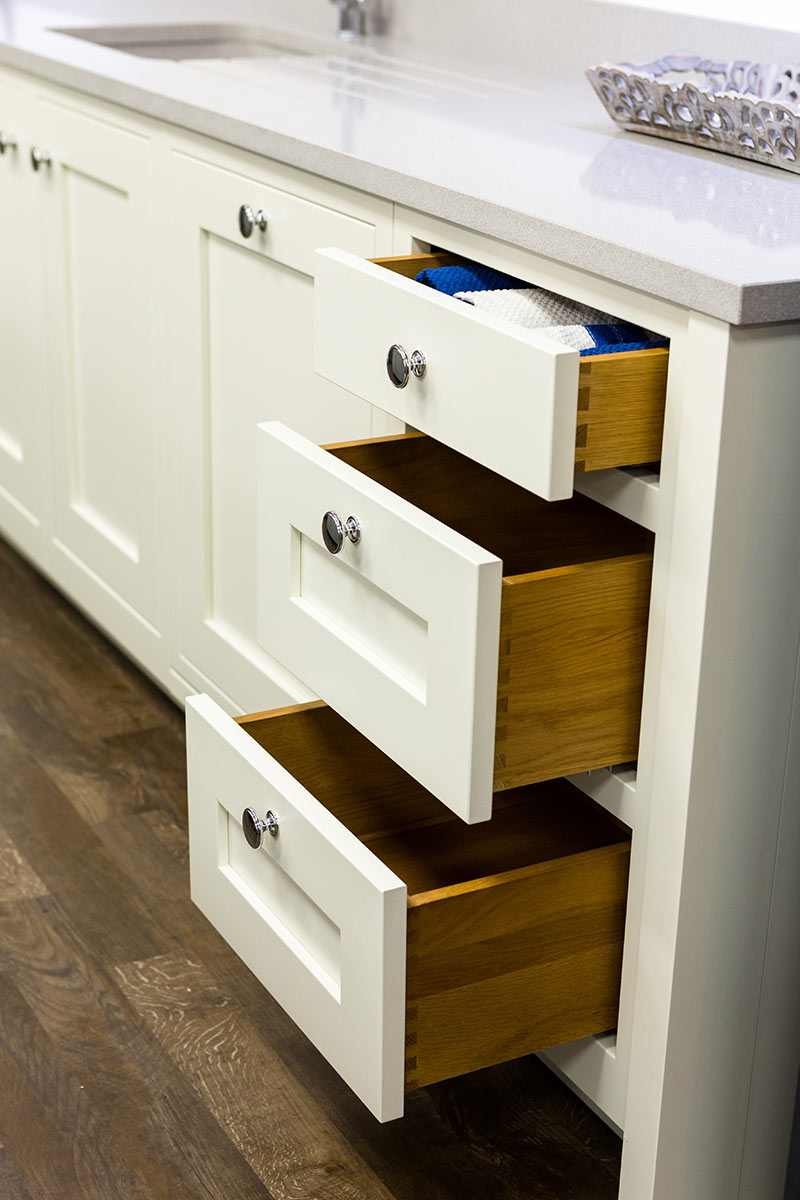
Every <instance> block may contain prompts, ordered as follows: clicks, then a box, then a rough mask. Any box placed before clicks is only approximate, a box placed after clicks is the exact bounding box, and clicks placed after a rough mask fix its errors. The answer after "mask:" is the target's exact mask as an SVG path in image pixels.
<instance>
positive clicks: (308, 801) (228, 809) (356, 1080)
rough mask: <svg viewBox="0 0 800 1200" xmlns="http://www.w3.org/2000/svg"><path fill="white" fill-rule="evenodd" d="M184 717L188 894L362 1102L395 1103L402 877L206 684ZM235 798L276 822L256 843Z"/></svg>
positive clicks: (384, 1110)
mask: <svg viewBox="0 0 800 1200" xmlns="http://www.w3.org/2000/svg"><path fill="white" fill-rule="evenodd" d="M186 729H187V754H188V779H189V836H190V859H191V886H192V899H193V900H194V902H195V903H196V904H197V905H198V907H199V908H200V909H201V910H202V911H203V912H204V913H205V915H206V916H207V917H208V919H209V920H210V921H211V923H212V924H213V925H214V926H215V927H216V929H217V930H218V931H219V933H220V934H221V935H222V937H223V938H224V939H225V940H226V942H228V943H229V945H230V946H231V947H232V948H233V949H234V950H235V952H236V953H237V954H238V955H239V957H240V958H241V959H242V960H243V961H244V962H245V963H246V965H247V966H248V967H249V968H250V970H251V971H252V972H253V973H254V974H255V975H256V976H257V978H258V979H259V980H260V981H261V982H262V983H263V984H264V986H265V987H266V988H267V989H268V990H269V991H270V992H271V994H272V995H273V996H274V997H275V999H276V1000H277V1001H278V1003H279V1004H281V1005H282V1007H283V1008H284V1009H285V1010H286V1012H287V1013H288V1014H289V1016H290V1017H292V1019H293V1020H294V1021H295V1022H296V1023H297V1024H298V1025H299V1027H300V1028H301V1029H302V1030H303V1032H304V1033H305V1034H306V1035H307V1036H308V1037H309V1038H310V1039H311V1041H312V1042H313V1043H314V1045H315V1046H317V1048H318V1049H319V1050H320V1051H321V1053H322V1054H323V1055H324V1056H325V1057H326V1058H327V1059H328V1061H329V1062H330V1063H331V1064H332V1066H333V1067H334V1068H335V1069H336V1070H337V1071H338V1072H339V1074H340V1075H341V1076H342V1078H343V1079H344V1080H345V1081H346V1082H347V1083H348V1084H349V1086H350V1087H351V1088H352V1089H353V1091H354V1092H355V1093H356V1094H357V1095H358V1096H359V1097H360V1098H361V1099H362V1100H363V1102H364V1103H365V1104H366V1105H367V1107H368V1108H369V1109H370V1111H371V1112H372V1113H373V1114H374V1115H375V1116H376V1117H378V1119H379V1120H382V1121H386V1120H391V1119H393V1118H394V1117H399V1116H401V1115H402V1112H403V1091H404V1043H405V1011H404V998H405V938H406V888H405V885H404V884H403V883H402V882H401V881H400V880H399V879H398V878H397V876H396V875H394V874H393V872H392V871H390V870H389V869H388V868H387V867H386V866H384V864H383V863H381V862H380V861H379V860H378V859H377V858H376V857H375V856H374V855H373V854H372V853H371V852H370V851H369V850H368V849H367V848H366V847H365V846H364V845H362V843H361V842H360V841H359V840H358V839H357V838H356V837H354V836H353V835H352V834H351V833H350V832H349V831H348V830H347V829H345V828H344V826H342V825H341V824H340V822H339V821H337V820H336V818H335V817H333V816H332V815H331V813H329V812H328V811H327V809H326V808H324V806H323V805H321V804H320V803H319V802H318V801H317V800H315V799H314V797H313V796H312V795H311V794H310V792H308V791H307V790H306V789H305V788H304V787H303V786H302V785H301V784H300V783H298V781H297V780H296V779H294V778H293V777H292V776H291V775H290V774H288V773H287V772H286V771H285V770H284V769H283V768H282V767H281V766H280V765H279V764H278V763H277V762H276V761H275V760H274V759H273V758H271V757H270V755H269V754H267V753H266V752H265V751H264V750H263V749H262V748H261V747H260V746H259V745H258V744H257V743H256V742H254V741H253V739H252V738H250V737H249V736H248V735H247V734H246V733H245V732H244V730H243V729H241V728H240V727H239V725H237V724H236V722H235V721H233V720H232V719H231V718H230V717H228V716H227V715H226V714H225V713H224V712H223V711H222V709H220V708H219V707H218V706H217V705H216V704H215V703H214V702H213V701H212V700H211V699H210V698H209V697H208V696H194V697H191V698H189V699H188V700H187V710H186ZM248 807H251V808H253V809H255V810H256V812H257V813H258V814H259V815H260V816H261V817H262V818H263V817H264V815H265V813H266V812H267V811H268V810H270V809H271V810H272V811H273V812H274V813H275V814H276V815H277V817H278V822H279V832H278V835H277V836H276V837H274V838H273V837H271V836H269V835H268V834H266V835H265V836H264V839H263V842H262V845H261V847H260V848H258V849H255V850H254V849H252V848H251V847H250V846H249V844H248V843H247V841H246V840H245V838H244V835H243V833H242V826H241V819H242V812H243V810H244V809H245V808H248Z"/></svg>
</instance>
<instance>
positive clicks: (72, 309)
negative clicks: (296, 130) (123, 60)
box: [0, 75, 164, 673]
mask: <svg viewBox="0 0 800 1200" xmlns="http://www.w3.org/2000/svg"><path fill="white" fill-rule="evenodd" d="M132 124H135V122H133V123H132ZM0 130H2V131H3V132H6V133H7V134H10V135H12V136H13V137H14V139H15V140H16V143H17V144H16V146H15V147H13V148H12V147H10V146H9V147H8V148H7V149H6V152H5V153H4V154H3V155H2V157H1V158H0V167H2V168H3V172H2V179H3V187H2V190H0V215H1V216H2V220H1V221H0V229H1V230H2V232H0V239H2V247H3V258H2V266H3V286H2V299H0V306H1V313H2V315H1V317H0V327H1V328H2V332H0V339H2V347H3V353H2V361H3V379H4V383H3V389H2V398H1V399H0V489H1V490H0V500H2V506H3V508H4V510H5V516H4V521H3V527H4V530H5V531H6V532H7V533H8V534H9V535H10V536H11V537H12V538H14V540H15V541H16V542H17V543H18V544H19V546H20V547H21V548H22V549H23V550H24V551H25V552H26V553H28V554H29V555H30V556H31V557H32V558H33V559H34V560H35V561H36V562H37V563H38V564H39V565H40V566H42V567H43V568H44V569H45V570H46V571H47V572H48V573H49V574H50V575H51V576H52V577H53V578H54V579H55V580H56V581H57V582H58V583H59V584H60V586H62V587H63V588H64V589H65V590H66V591H67V592H68V593H69V594H70V596H71V597H72V598H73V599H74V600H75V601H76V602H77V603H78V604H79V605H80V606H81V607H82V608H84V609H85V610H86V611H88V612H89V613H90V614H91V615H92V616H93V617H94V618H95V619H96V620H97V621H99V623H100V624H101V625H102V626H103V627H104V629H105V630H106V631H107V632H108V633H110V634H111V635H112V636H113V637H114V638H116V639H117V640H118V641H119V642H121V643H122V644H123V645H124V646H126V647H127V648H128V650H129V651H130V652H131V653H133V654H134V655H135V656H136V657H137V658H138V659H139V660H140V661H141V662H142V664H143V665H144V666H146V667H147V668H148V669H149V670H150V671H151V672H153V673H158V670H159V666H160V658H161V612H160V603H161V576H162V572H161V565H160V561H159V554H160V553H161V549H160V546H159V525H158V523H159V519H160V513H161V512H162V511H163V507H164V504H163V494H162V493H161V491H160V478H159V468H158V456H159V445H160V441H161V427H160V421H159V407H160V405H159V396H158V381H159V377H160V373H159V370H158V350H157V345H156V341H155V332H156V328H157V320H156V308H157V304H156V301H155V297H157V296H158V294H159V288H158V286H157V284H156V281H155V279H154V277H153V273H152V267H153V262H154V261H155V260H156V258H157V254H158V238H157V226H155V224H154V222H153V211H152V194H151V174H152V159H151V145H150V139H149V138H148V137H147V136H146V134H145V133H144V132H143V131H142V130H140V129H134V128H133V127H128V125H127V124H126V118H125V115H124V114H122V113H119V112H117V111H116V110H109V109H107V108H106V107H105V106H99V105H90V104H87V107H86V109H85V110H83V109H82V107H81V104H80V102H79V101H78V100H77V98H75V99H73V98H71V97H69V96H66V95H63V94H61V93H59V92H57V91H55V90H54V89H49V88H42V89H40V88H38V87H36V86H35V85H34V83H33V82H31V81H24V80H23V81H21V80H18V79H16V78H15V77H14V76H10V75H9V76H5V75H4V76H3V77H2V80H0ZM154 234H155V236H154Z"/></svg>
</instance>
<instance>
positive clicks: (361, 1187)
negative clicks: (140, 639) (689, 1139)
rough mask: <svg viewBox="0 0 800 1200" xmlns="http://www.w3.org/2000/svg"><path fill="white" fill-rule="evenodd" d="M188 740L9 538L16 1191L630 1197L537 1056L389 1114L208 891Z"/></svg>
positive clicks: (3, 623)
mask: <svg viewBox="0 0 800 1200" xmlns="http://www.w3.org/2000/svg"><path fill="white" fill-rule="evenodd" d="M184 752H185V751H184V741H183V718H182V714H181V713H180V712H179V711H178V710H177V709H176V708H175V707H174V706H173V705H172V703H171V702H170V701H169V700H168V699H166V698H165V697H164V696H163V695H162V694H161V693H160V692H159V691H158V690H157V689H156V688H154V687H153V686H152V685H151V684H150V682H149V681H148V680H147V679H145V677H144V676H142V675H141V674H140V673H139V672H138V671H137V670H136V669H135V667H133V666H131V665H130V664H129V663H128V662H127V661H126V660H125V659H124V658H123V657H122V656H121V655H120V654H119V652H118V651H117V650H116V649H115V648H114V647H112V646H111V645H110V644H109V643H108V642H106V641H105V640H104V638H103V637H102V636H101V635H100V634H98V633H97V632H96V631H95V630H94V629H93V628H92V627H91V626H90V625H88V623H87V622H86V621H85V620H84V619H83V618H82V617H81V616H80V615H79V614H78V613H77V612H76V611H75V610H74V609H73V608H72V607H71V606H70V605H69V604H67V603H66V602H65V601H64V600H63V599H62V598H61V597H59V595H58V594H57V593H56V592H54V591H53V590H52V589H51V588H50V587H49V585H48V584H46V583H45V582H44V581H43V580H42V579H41V578H40V577H39V576H37V575H36V574H35V573H34V572H33V571H32V570H31V569H30V568H29V567H28V566H27V565H26V564H25V563H24V562H23V561H22V560H21V559H20V558H18V557H17V556H16V555H15V554H14V553H13V552H12V551H11V550H9V549H8V548H7V547H6V546H5V545H4V544H3V543H0V1081H1V1082H2V1086H0V1197H2V1200H83V1198H90V1200H145V1198H146V1200H270V1198H271V1197H279V1196H281V1197H282V1196H287V1197H288V1196H291V1197H292V1198H293V1200H316V1198H325V1200H385V1198H387V1197H389V1198H394V1200H478V1198H480V1200H485V1198H486V1197H491V1200H612V1198H613V1197H615V1196H616V1194H617V1187H618V1171H619V1155H620V1144H619V1141H618V1139H617V1138H616V1137H615V1136H614V1135H613V1134H612V1133H611V1132H610V1131H609V1130H608V1129H607V1128H606V1127H605V1126H604V1125H603V1124H602V1122H600V1121H599V1120H598V1119H597V1118H595V1117H594V1116H593V1115H592V1114H591V1113H590V1112H589V1111H588V1110H587V1109H586V1108H585V1106H584V1105H582V1104H581V1103H580V1101H578V1100H577V1099H576V1098H575V1097H574V1096H573V1095H572V1094H571V1093H570V1092H569V1091H568V1090H567V1089H566V1088H564V1087H563V1085H562V1084H561V1083H560V1082H559V1081H558V1080H557V1079H555V1077H554V1076H552V1075H551V1074H550V1072H549V1071H547V1070H546V1069H545V1068H544V1067H543V1066H542V1065H541V1064H540V1063H539V1062H538V1061H537V1060H536V1059H534V1058H522V1059H519V1060H518V1061H516V1062H514V1063H509V1064H507V1065H505V1066H501V1067H495V1068H491V1069H488V1070H483V1071H479V1072H476V1073H475V1074H472V1075H468V1076H464V1077H463V1078H461V1079H459V1080H455V1081H452V1082H450V1083H440V1084H434V1085H432V1086H431V1087H429V1088H424V1089H422V1090H420V1091H418V1092H415V1093H413V1094H411V1095H409V1097H408V1103H407V1115H406V1117H405V1118H404V1119H403V1120H401V1121H396V1122H393V1123H391V1124H389V1125H386V1126H380V1125H378V1124H377V1123H376V1122H375V1121H374V1120H373V1118H372V1117H371V1116H370V1115H369V1114H368V1113H367V1112H366V1111H365V1110H364V1108H363V1106H362V1105H361V1104H360V1103H359V1101H358V1100H356V1099H355V1097H353V1095H352V1094H351V1093H350V1091H349V1089H348V1088H347V1087H346V1086H345V1085H344V1084H343V1083H342V1081H341V1080H340V1079H339V1077H338V1076H337V1075H336V1074H335V1073H334V1072H333V1071H332V1070H331V1068H330V1067H329V1066H328V1065H327V1064H326V1063H325V1061H324V1060H323V1059H322V1058H321V1057H320V1055H319V1054H318V1053H317V1052H316V1051H315V1050H314V1049H313V1047H311V1046H310V1045H309V1043H308V1042H307V1041H306V1040H305V1038H304V1037H303V1036H302V1035H301V1034H300V1033H298V1031H297V1029H296V1027H295V1026H294V1025H293V1024H292V1022H291V1021H289V1020H288V1018H287V1017H286V1015H285V1014H284V1013H283V1012H282V1011H281V1009H280V1008H278V1006H277V1005H276V1004H275V1003H274V1002H273V1001H272V1000H271V998H270V997H269V995H268V994H267V993H266V992H265V991H264V990H263V988H261V986H260V985H259V984H258V982H257V981H256V979H255V978H254V976H252V975H251V974H250V972H249V971H247V970H246V968H244V967H243V966H242V964H241V963H240V962H239V960H238V959H237V958H236V957H235V955H234V954H233V953H232V952H231V950H230V949H229V948H228V946H227V945H226V944H225V943H224V942H223V941H222V940H221V938H219V936H218V935H217V934H216V932H215V931H214V930H213V929H212V927H211V926H210V925H209V924H208V922H207V921H206V920H205V919H204V918H203V917H202V916H201V914H200V913H199V912H198V911H197V910H196V909H195V908H194V906H193V905H192V904H191V901H190V900H189V895H188V867H187V835H186V795H185V765H184ZM190 989H191V990H190Z"/></svg>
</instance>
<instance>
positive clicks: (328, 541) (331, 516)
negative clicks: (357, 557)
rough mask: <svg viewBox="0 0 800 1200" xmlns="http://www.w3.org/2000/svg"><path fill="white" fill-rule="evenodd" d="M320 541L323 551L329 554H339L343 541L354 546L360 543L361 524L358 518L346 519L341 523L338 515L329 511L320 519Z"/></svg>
mask: <svg viewBox="0 0 800 1200" xmlns="http://www.w3.org/2000/svg"><path fill="white" fill-rule="evenodd" d="M322 540H323V542H324V543H325V549H326V550H327V551H329V553H331V554H341V552H342V547H343V546H344V544H345V541H350V542H352V543H353V545H354V546H356V545H358V543H359V542H360V541H361V523H360V522H359V520H358V517H348V518H347V520H346V521H343V520H342V518H341V517H340V516H339V514H338V513H335V512H332V511H331V510H330V509H329V510H328V512H326V513H325V515H324V517H323V518H322Z"/></svg>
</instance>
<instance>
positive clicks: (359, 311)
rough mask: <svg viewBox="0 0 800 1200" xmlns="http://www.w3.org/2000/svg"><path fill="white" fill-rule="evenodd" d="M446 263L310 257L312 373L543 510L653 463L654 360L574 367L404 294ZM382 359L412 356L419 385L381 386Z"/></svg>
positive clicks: (656, 444)
mask: <svg viewBox="0 0 800 1200" xmlns="http://www.w3.org/2000/svg"><path fill="white" fill-rule="evenodd" d="M457 261H459V260H457V259H456V258H454V257H453V256H452V255H436V254H422V255H414V256H410V257H402V258H382V259H376V260H374V261H365V260H364V259H360V258H358V257H357V256H356V255H353V254H348V253H346V252H345V251H343V250H320V251H318V252H317V266H316V269H315V282H314V369H315V370H316V371H317V372H318V373H319V374H320V375H324V376H325V377H326V378H327V379H331V380H333V382H334V383H338V384H340V385H341V386H342V387H345V388H348V389H349V390H350V391H351V392H355V393H356V395H358V396H361V397H363V398H364V399H365V400H368V401H369V403H370V404H375V405H377V406H378V407H379V408H382V409H384V410H386V411H387V412H390V413H392V414H393V415H394V416H396V417H399V418H400V420H403V421H406V422H408V424H410V425H412V426H414V428H416V429H420V430H422V431H424V432H425V433H428V434H430V435H431V436H432V437H435V438H437V439H438V440H439V441H442V442H445V443H446V444H447V445H449V446H453V447H454V448H455V449H456V450H460V451H461V452H462V453H463V454H466V455H468V456H469V457H470V458H472V459H475V461H476V462H480V463H483V464H484V466H487V467H491V469H492V470H494V471H498V472H499V473H500V474H501V475H505V476H506V477H507V478H508V479H513V480H514V481H515V482H516V483H519V484H521V485H522V486H523V487H525V488H528V489H529V490H530V491H532V492H535V493H536V494H537V495H538V496H542V497H543V498H544V499H545V500H561V499H565V498H566V497H568V496H571V495H572V491H573V477H574V474H575V472H576V471H595V470H598V469H600V468H603V467H619V466H630V465H633V464H636V463H643V462H653V461H655V460H657V459H659V458H660V457H661V439H662V430H663V422H664V400H665V395H666V378H667V363H668V359H669V351H668V350H667V349H666V348H657V349H647V350H636V351H629V352H619V353H613V354H603V355H592V356H591V357H585V358H581V357H580V355H579V353H578V351H577V350H572V349H570V348H568V347H566V346H564V345H562V344H561V343H559V342H557V341H555V340H553V339H552V338H551V337H549V336H547V334H545V333H544V332H542V331H541V330H535V329H534V330H525V329H522V328H519V327H517V326H514V325H512V324H510V323H509V322H507V321H505V320H502V319H500V318H498V317H496V316H493V315H491V314H488V313H485V312H481V311H480V310H478V309H476V308H472V307H470V305H468V304H465V303H463V302H462V301H461V300H456V299H453V298H452V297H450V296H445V295H442V294H441V293H439V292H436V291H434V290H433V289H432V288H429V287H425V286H424V285H422V284H419V283H416V282H415V279H414V276H415V275H417V274H418V273H419V272H420V271H421V270H424V269H425V268H428V267H438V266H445V265H449V264H451V263H453V262H457ZM393 345H400V346H402V347H404V348H405V350H406V351H407V354H408V355H409V356H410V355H411V354H412V352H413V351H415V350H419V351H420V352H421V353H422V354H423V356H424V358H425V367H426V369H425V373H424V376H423V377H422V378H416V377H415V376H414V375H413V372H412V373H411V375H410V376H409V378H408V386H403V387H401V388H399V387H397V386H395V385H393V383H392V381H391V379H390V377H389V373H388V371H387V352H388V351H389V349H390V347H392V346H393Z"/></svg>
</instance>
